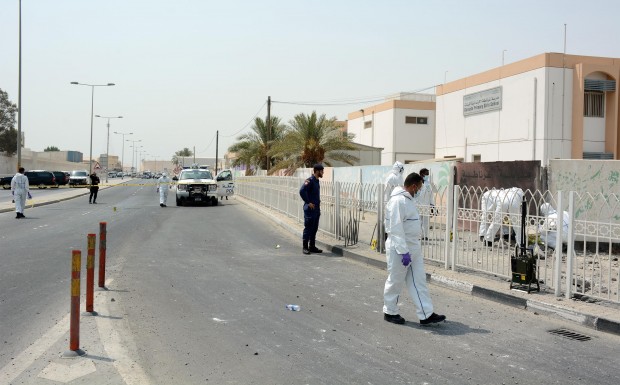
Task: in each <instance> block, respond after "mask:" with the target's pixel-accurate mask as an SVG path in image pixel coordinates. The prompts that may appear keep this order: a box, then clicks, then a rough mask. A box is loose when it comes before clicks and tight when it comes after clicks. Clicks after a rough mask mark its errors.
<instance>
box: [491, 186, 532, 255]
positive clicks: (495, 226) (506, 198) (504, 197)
mask: <svg viewBox="0 0 620 385" xmlns="http://www.w3.org/2000/svg"><path fill="white" fill-rule="evenodd" d="M522 201H523V190H521V189H520V188H518V187H512V188H509V189H502V190H499V191H498V193H497V197H496V199H495V202H496V203H495V213H494V215H493V222H491V224H490V226H489V228H488V230H487V232H486V234H485V236H484V240H485V242H486V244H487V245H490V244H491V243H492V242H493V241H494V240H495V234H497V231H498V230H499V229H500V228H501V227H502V225H503V220H504V217H505V216H507V215H510V214H512V217H513V218H514V217H517V218H520V217H521V202H522ZM512 228H513V230H514V232H515V234H516V236H515V241H516V242H517V245H520V244H521V239H520V237H521V225H520V223H519V222H517V221H515V222H514V223H512Z"/></svg>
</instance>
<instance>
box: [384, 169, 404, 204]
mask: <svg viewBox="0 0 620 385" xmlns="http://www.w3.org/2000/svg"><path fill="white" fill-rule="evenodd" d="M404 171H405V165H404V164H402V163H401V162H398V161H396V163H394V165H393V166H392V171H390V173H389V174H388V176H387V178H386V179H385V192H384V194H383V202H385V203H387V202H388V201H389V200H390V194H392V190H394V188H395V187H399V186H400V187H402V186H403V172H404Z"/></svg>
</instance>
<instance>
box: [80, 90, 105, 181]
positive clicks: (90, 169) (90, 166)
mask: <svg viewBox="0 0 620 385" xmlns="http://www.w3.org/2000/svg"><path fill="white" fill-rule="evenodd" d="M71 84H75V85H78V86H88V87H90V88H91V96H90V152H89V155H88V156H89V158H88V175H90V174H92V173H93V109H94V107H95V87H109V86H113V85H115V84H114V83H108V84H87V83H79V82H71Z"/></svg>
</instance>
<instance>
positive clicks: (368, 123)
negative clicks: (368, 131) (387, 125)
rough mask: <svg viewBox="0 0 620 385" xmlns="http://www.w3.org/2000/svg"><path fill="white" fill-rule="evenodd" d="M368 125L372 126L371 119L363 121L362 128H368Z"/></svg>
mask: <svg viewBox="0 0 620 385" xmlns="http://www.w3.org/2000/svg"><path fill="white" fill-rule="evenodd" d="M370 127H372V120H369V121H367V122H364V128H370Z"/></svg>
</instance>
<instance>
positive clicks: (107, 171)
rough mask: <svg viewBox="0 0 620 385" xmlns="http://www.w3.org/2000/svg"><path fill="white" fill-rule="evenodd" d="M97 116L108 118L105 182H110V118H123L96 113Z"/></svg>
mask: <svg viewBox="0 0 620 385" xmlns="http://www.w3.org/2000/svg"><path fill="white" fill-rule="evenodd" d="M95 117H96V118H104V119H108V140H107V143H106V147H105V182H106V183H108V173H109V172H110V119H122V118H123V117H122V116H101V115H95Z"/></svg>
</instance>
